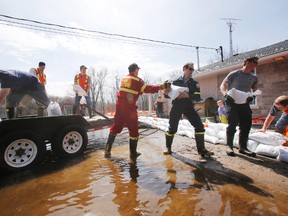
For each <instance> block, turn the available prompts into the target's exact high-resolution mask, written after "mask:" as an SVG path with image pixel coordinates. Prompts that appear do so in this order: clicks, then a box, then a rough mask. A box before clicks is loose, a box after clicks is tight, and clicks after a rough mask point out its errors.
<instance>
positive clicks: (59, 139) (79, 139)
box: [52, 125, 88, 158]
mask: <svg viewBox="0 0 288 216" xmlns="http://www.w3.org/2000/svg"><path fill="white" fill-rule="evenodd" d="M87 143H88V136H87V133H86V131H85V129H84V128H83V127H80V126H77V125H69V126H66V127H64V128H62V129H61V130H60V131H59V133H58V134H57V136H56V138H55V140H54V142H53V143H52V149H53V150H55V151H54V152H55V154H57V155H58V156H60V157H66V158H67V157H68V158H69V157H74V156H77V155H80V154H82V153H83V152H84V150H85V149H86V147H87Z"/></svg>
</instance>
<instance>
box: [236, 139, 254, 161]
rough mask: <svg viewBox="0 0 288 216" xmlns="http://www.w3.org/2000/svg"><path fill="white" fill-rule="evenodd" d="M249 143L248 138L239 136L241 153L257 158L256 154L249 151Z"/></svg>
mask: <svg viewBox="0 0 288 216" xmlns="http://www.w3.org/2000/svg"><path fill="white" fill-rule="evenodd" d="M247 142H248V138H247V137H243V136H239V147H240V148H239V153H240V154H245V155H247V156H250V157H256V154H255V153H254V152H251V151H250V150H248V148H247Z"/></svg>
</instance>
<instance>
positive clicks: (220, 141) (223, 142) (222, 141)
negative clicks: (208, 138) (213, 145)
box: [218, 138, 227, 145]
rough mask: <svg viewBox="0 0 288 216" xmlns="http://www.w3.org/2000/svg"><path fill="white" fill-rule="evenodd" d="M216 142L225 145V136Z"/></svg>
mask: <svg viewBox="0 0 288 216" xmlns="http://www.w3.org/2000/svg"><path fill="white" fill-rule="evenodd" d="M218 142H219V144H222V145H227V142H226V138H225V139H219V141H218Z"/></svg>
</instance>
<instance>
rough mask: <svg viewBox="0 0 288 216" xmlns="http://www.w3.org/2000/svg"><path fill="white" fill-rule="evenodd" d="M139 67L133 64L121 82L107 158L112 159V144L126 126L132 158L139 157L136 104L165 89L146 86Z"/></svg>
mask: <svg viewBox="0 0 288 216" xmlns="http://www.w3.org/2000/svg"><path fill="white" fill-rule="evenodd" d="M139 69H140V68H139V67H138V65H137V64H135V63H133V64H131V65H130V66H129V67H128V70H129V74H128V75H127V76H126V77H125V78H123V79H122V80H121V85H120V89H119V92H118V94H117V102H116V112H115V116H114V124H113V125H112V126H111V128H110V134H109V137H108V140H107V144H106V148H105V157H110V155H111V148H112V144H113V142H114V140H115V137H116V135H117V134H118V133H120V132H121V131H122V129H123V128H124V126H126V127H127V128H128V130H129V135H130V139H129V147H130V156H131V157H138V156H139V155H140V153H138V152H137V143H138V137H139V132H138V114H137V108H138V107H137V106H136V102H137V100H138V98H139V96H140V95H141V94H143V93H157V92H158V90H160V89H163V88H164V85H158V86H156V85H146V84H145V83H144V81H143V80H142V79H141V78H139V77H138V72H139Z"/></svg>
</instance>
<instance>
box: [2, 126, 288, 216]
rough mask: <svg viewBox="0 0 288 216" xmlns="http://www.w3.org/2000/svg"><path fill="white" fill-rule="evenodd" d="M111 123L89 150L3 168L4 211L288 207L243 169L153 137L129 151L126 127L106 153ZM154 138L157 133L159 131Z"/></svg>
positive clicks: (256, 211)
mask: <svg viewBox="0 0 288 216" xmlns="http://www.w3.org/2000/svg"><path fill="white" fill-rule="evenodd" d="M106 137H107V131H101V132H100V133H99V132H98V133H91V134H90V146H89V149H88V151H87V153H85V155H84V156H81V157H78V158H73V159H69V160H60V159H57V158H55V156H53V154H51V153H50V154H49V153H48V155H47V159H46V162H44V163H43V164H41V165H39V166H38V167H37V168H35V169H33V170H27V171H23V172H19V173H16V174H2V173H1V179H0V209H1V213H0V215H5V216H6V215H9V216H10V215H29V216H30V215H31V216H32V215H37V216H39V215H69V216H70V215H87V216H90V215H104V216H106V215H107V216H110V215H173V216H174V215H285V213H287V207H286V204H285V202H284V200H287V199H286V198H287V197H284V195H281V194H277V195H275V194H273V195H272V194H270V193H268V192H267V191H265V190H263V189H261V188H259V187H257V186H255V185H253V183H252V182H251V179H249V177H247V176H243V175H241V174H239V173H236V172H235V173H233V172H230V174H229V175H226V174H224V173H221V172H219V171H215V170H214V171H213V170H208V169H205V166H202V165H201V163H195V161H193V160H191V159H189V158H187V157H184V156H182V155H180V154H174V155H173V156H164V155H162V154H161V148H159V147H158V146H157V145H155V143H150V142H149V140H146V141H145V139H142V140H140V142H141V145H140V146H139V148H138V149H139V150H140V151H141V152H142V155H141V156H140V157H139V158H138V159H137V161H136V162H135V161H131V160H130V158H129V156H128V148H129V147H128V145H127V144H126V142H127V134H125V133H124V134H123V136H121V135H120V136H119V137H117V141H116V142H117V144H119V145H117V144H116V146H115V147H114V148H113V152H112V153H113V156H112V157H111V158H110V159H105V158H104V157H103V143H104V142H105V139H106ZM152 140H153V139H152Z"/></svg>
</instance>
